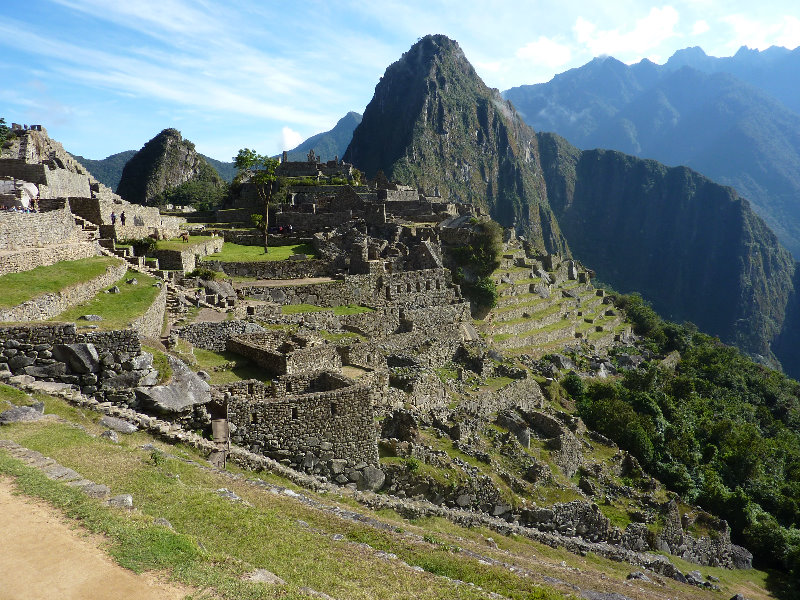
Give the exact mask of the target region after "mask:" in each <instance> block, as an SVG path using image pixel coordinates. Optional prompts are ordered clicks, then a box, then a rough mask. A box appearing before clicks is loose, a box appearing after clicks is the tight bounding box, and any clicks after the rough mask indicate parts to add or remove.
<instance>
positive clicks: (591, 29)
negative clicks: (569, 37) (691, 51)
mask: <svg viewBox="0 0 800 600" xmlns="http://www.w3.org/2000/svg"><path fill="white" fill-rule="evenodd" d="M678 19H679V15H678V11H677V10H675V9H674V8H673V7H671V6H664V7H662V8H651V9H650V12H649V13H648V14H647V16H645V17H643V18H641V19H638V20H637V21H636V23H635V24H634V25H633V27H632V28H630V29H629V30H628V31H623V30H622V29H619V28H617V29H606V30H601V29H598V28H597V26H596V25H595V24H594V23H592V22H590V21H588V20H587V19H584V18H583V17H578V19H577V20H576V21H575V25H574V27H573V32H574V33H575V37H576V39H577V41H578V43H580V44H582V45H583V46H585V47H586V49H587V50H589V52H590V53H591V54H592V55H594V56H598V55H601V54H610V55H612V56H616V57H617V58H620V57H640V56H644V55H646V54H648V51H649V50H651V49H653V48H656V47H658V46H659V45H660V44H662V43H663V42H665V41H666V40H668V39H669V38H671V37H674V36H676V35H677V34H676V32H675V26H676V25H677V24H678Z"/></svg>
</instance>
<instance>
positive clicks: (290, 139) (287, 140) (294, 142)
mask: <svg viewBox="0 0 800 600" xmlns="http://www.w3.org/2000/svg"><path fill="white" fill-rule="evenodd" d="M303 139H304V138H303V136H302V135H300V133H298V132H297V131H295V130H294V129H291V128H290V127H286V126H284V127H283V129H281V151H283V150H291V149H293V148H296V147H297V146H299V145H300V143H301V142H302V141H303Z"/></svg>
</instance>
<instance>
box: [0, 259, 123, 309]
mask: <svg viewBox="0 0 800 600" xmlns="http://www.w3.org/2000/svg"><path fill="white" fill-rule="evenodd" d="M120 262H122V261H121V260H120V259H118V258H112V257H109V256H93V257H91V258H83V259H81V260H65V261H61V262H58V263H56V264H54V265H49V266H47V267H36V268H35V269H32V270H30V271H24V272H23V273H9V274H7V275H3V276H0V290H2V294H0V308H8V307H11V306H16V305H18V304H22V303H23V302H27V301H28V300H32V299H33V298H35V297H36V296H41V295H42V294H51V293H55V292H58V291H59V290H62V289H64V288H65V287H69V286H71V285H75V284H76V283H83V282H85V281H89V280H90V279H94V278H95V277H98V276H100V275H102V274H103V273H105V272H106V269H107V268H108V267H110V266H112V265H117V264H119V263H120ZM84 314H85V313H84Z"/></svg>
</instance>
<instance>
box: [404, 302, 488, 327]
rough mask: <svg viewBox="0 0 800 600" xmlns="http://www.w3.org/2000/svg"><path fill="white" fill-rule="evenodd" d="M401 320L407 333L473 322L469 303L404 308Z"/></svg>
mask: <svg viewBox="0 0 800 600" xmlns="http://www.w3.org/2000/svg"><path fill="white" fill-rule="evenodd" d="M400 319H401V322H402V324H403V327H404V328H405V329H406V330H407V331H433V330H436V329H438V328H440V327H441V326H442V325H443V324H450V323H461V322H467V323H469V322H471V320H472V315H471V313H470V310H469V302H458V303H456V304H447V305H444V306H428V307H425V308H404V309H402V310H401V313H400Z"/></svg>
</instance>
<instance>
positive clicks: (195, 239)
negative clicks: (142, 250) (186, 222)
mask: <svg viewBox="0 0 800 600" xmlns="http://www.w3.org/2000/svg"><path fill="white" fill-rule="evenodd" d="M210 239H212V237H211V236H210V235H190V236H189V243H186V242H184V241H183V240H182V239H181V238H175V239H173V240H159V241H158V242H156V248H155V249H156V250H188V249H189V248H191V247H192V246H194V245H196V244H202V243H203V242H207V241H208V240H210Z"/></svg>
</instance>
